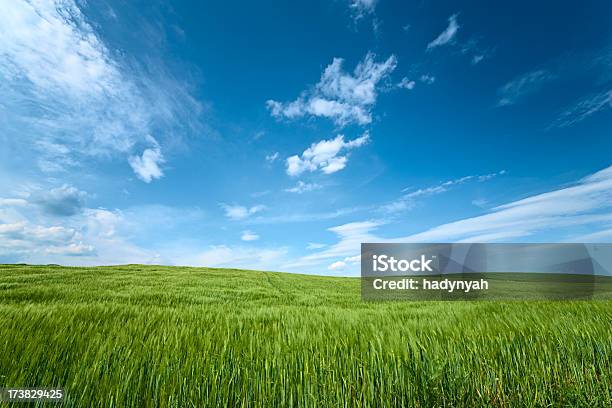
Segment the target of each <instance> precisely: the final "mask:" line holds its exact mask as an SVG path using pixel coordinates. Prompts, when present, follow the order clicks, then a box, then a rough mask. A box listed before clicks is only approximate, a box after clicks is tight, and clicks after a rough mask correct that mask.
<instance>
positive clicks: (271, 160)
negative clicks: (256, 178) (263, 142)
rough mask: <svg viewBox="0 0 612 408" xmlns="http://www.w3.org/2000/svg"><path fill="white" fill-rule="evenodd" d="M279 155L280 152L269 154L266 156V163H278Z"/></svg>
mask: <svg viewBox="0 0 612 408" xmlns="http://www.w3.org/2000/svg"><path fill="white" fill-rule="evenodd" d="M278 156H279V153H278V152H274V153H272V154H268V155H266V161H267V162H268V163H274V162H275V161H276V159H278Z"/></svg>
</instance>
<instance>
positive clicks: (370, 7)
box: [349, 0, 378, 20]
mask: <svg viewBox="0 0 612 408" xmlns="http://www.w3.org/2000/svg"><path fill="white" fill-rule="evenodd" d="M349 1H350V5H349V6H350V8H351V11H352V13H353V18H354V19H355V20H360V19H361V18H363V17H364V16H366V15H368V14H374V10H376V4H377V3H378V0H349Z"/></svg>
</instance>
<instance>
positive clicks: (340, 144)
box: [286, 132, 370, 176]
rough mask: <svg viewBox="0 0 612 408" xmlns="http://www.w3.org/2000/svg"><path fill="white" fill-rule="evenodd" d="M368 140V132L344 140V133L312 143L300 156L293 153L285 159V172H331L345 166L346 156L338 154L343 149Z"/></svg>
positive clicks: (294, 174) (291, 173)
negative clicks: (355, 137)
mask: <svg viewBox="0 0 612 408" xmlns="http://www.w3.org/2000/svg"><path fill="white" fill-rule="evenodd" d="M369 140H370V136H369V134H368V132H365V133H364V134H363V135H362V136H360V137H358V138H357V139H353V140H350V141H348V142H346V141H344V135H338V136H337V137H336V138H334V139H329V140H321V141H320V142H317V143H313V144H312V145H311V146H310V147H309V148H308V149H306V150H305V151H304V153H302V154H301V156H298V155H294V156H291V157H289V158H288V159H287V161H286V164H287V174H288V175H290V176H299V175H300V174H302V173H304V172H305V171H309V172H312V171H317V170H319V171H321V172H322V173H324V174H332V173H335V172H337V171H340V170H342V169H343V168H345V167H346V163H347V162H348V156H347V155H346V154H345V155H340V153H341V152H343V151H349V150H351V149H354V148H357V147H360V146H363V145H364V144H366V143H367V142H368V141H369Z"/></svg>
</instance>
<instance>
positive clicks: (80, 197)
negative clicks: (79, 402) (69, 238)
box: [34, 184, 87, 216]
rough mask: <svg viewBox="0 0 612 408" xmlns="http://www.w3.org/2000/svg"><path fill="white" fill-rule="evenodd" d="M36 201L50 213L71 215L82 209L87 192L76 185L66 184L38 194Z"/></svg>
mask: <svg viewBox="0 0 612 408" xmlns="http://www.w3.org/2000/svg"><path fill="white" fill-rule="evenodd" d="M36 195H37V197H36V198H35V199H34V202H35V203H36V204H38V205H40V206H41V207H42V209H43V210H44V211H45V212H46V213H47V214H50V215H56V216H71V215H74V214H77V213H78V212H80V211H81V209H82V208H83V206H84V205H85V199H86V198H87V193H86V192H84V191H80V190H79V189H77V188H76V187H73V186H70V185H67V184H64V185H62V186H61V187H57V188H52V189H51V190H49V191H47V192H42V193H38V194H36Z"/></svg>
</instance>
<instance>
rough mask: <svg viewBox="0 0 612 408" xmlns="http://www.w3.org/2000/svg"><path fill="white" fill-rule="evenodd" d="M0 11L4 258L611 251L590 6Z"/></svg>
mask: <svg viewBox="0 0 612 408" xmlns="http://www.w3.org/2000/svg"><path fill="white" fill-rule="evenodd" d="M0 9H1V10H2V12H1V13H0V263H16V262H26V263H43V264H46V263H59V264H68V265H98V264H122V263H155V264H168V265H196V266H219V267H228V266H229V267H240V268H250V269H266V270H279V271H291V272H303V273H317V274H338V275H354V274H356V273H357V272H358V260H359V258H358V254H359V244H360V243H361V242H378V241H395V242H398V241H399V242H402V241H404V242H410V241H412V242H458V241H462V242H572V241H575V242H612V167H611V166H612V109H611V108H612V3H610V2H609V1H604V0H602V1H586V2H570V1H550V2H533V1H529V2H527V1H507V2H493V3H492V2H490V1H476V2H461V1H448V2H441V1H430V0H423V1H414V2H406V1H401V0H312V1H307V2H298V1H285V2H280V1H258V2H238V3H235V2H227V1H217V2H209V1H199V2H196V1H193V2H187V1H174V2H172V5H169V4H164V3H163V2H159V1H149V0H148V1H104V0H101V1H88V2H85V1H74V0H61V1H60V0H57V1H51V0H31V1H21V0H0Z"/></svg>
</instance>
